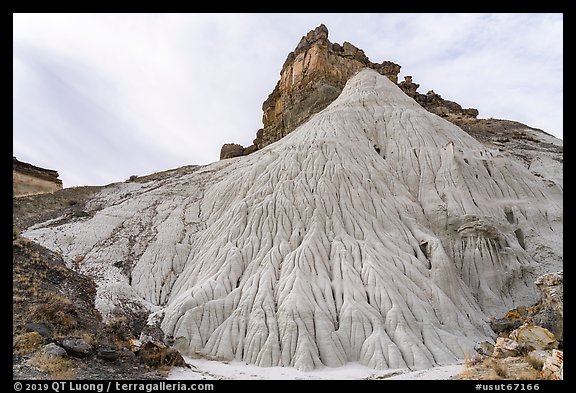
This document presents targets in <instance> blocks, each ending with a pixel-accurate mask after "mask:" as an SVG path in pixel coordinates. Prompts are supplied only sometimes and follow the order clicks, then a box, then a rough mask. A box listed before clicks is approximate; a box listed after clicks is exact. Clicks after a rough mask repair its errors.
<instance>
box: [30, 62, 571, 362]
mask: <svg viewBox="0 0 576 393" xmlns="http://www.w3.org/2000/svg"><path fill="white" fill-rule="evenodd" d="M553 139H554V138H553ZM542 162H545V160H544V158H543V161H542ZM558 171H561V165H559V166H558V167H555V168H550V170H548V171H542V172H543V173H541V174H540V176H536V175H534V174H533V173H531V172H530V171H529V170H528V169H527V168H526V167H525V166H524V165H522V163H520V162H519V161H516V160H514V159H512V158H510V157H509V156H507V155H503V154H502V153H501V152H499V151H498V150H493V149H489V148H487V147H486V146H484V145H483V144H482V143H480V142H478V141H476V140H475V139H474V138H472V137H471V136H470V135H468V134H467V133H465V132H464V131H462V130H461V129H460V128H458V127H457V126H455V125H453V124H452V123H449V122H448V121H445V120H444V119H442V118H440V117H438V116H436V115H433V114H431V113H429V112H427V111H426V110H424V109H423V108H422V107H420V106H419V105H418V104H417V103H416V102H415V101H413V100H412V99H411V98H409V97H408V96H407V95H405V94H404V93H403V92H402V91H401V90H400V89H399V88H398V87H397V86H396V85H395V84H394V83H392V82H391V81H389V80H388V79H387V78H386V77H384V76H381V75H379V74H378V73H376V72H375V71H372V70H363V71H361V72H359V73H358V74H357V75H356V76H355V77H354V78H352V79H351V80H350V81H349V82H348V83H347V85H346V87H345V89H344V91H343V92H342V94H341V95H340V97H339V98H338V99H336V100H335V101H334V102H333V103H332V104H331V105H330V106H328V107H327V108H326V109H325V110H323V111H322V112H320V113H318V114H316V115H314V116H313V117H312V118H310V119H309V121H308V122H306V123H305V124H303V125H302V126H300V127H299V128H298V129H297V130H295V131H294V132H292V133H291V134H289V135H287V136H286V137H284V138H283V139H281V140H280V141H278V142H276V143H273V144H271V145H269V146H267V147H266V148H264V149H262V150H259V151H257V152H255V153H253V154H251V155H249V156H245V157H238V158H233V159H228V160H223V161H219V162H215V163H213V164H210V165H206V166H203V167H197V168H194V169H191V170H189V171H188V172H187V173H183V174H182V173H181V174H178V175H174V176H171V177H165V178H162V179H156V180H150V181H149V182H146V183H121V184H115V185H112V186H109V187H107V188H106V189H104V190H103V191H102V192H101V193H100V194H99V195H98V196H97V197H96V198H94V199H93V200H92V201H91V202H90V204H89V205H88V208H87V211H88V213H89V214H90V216H89V217H80V218H76V219H74V220H64V219H63V220H60V221H59V220H53V221H52V222H49V223H44V224H39V225H36V226H35V227H32V228H30V229H29V230H28V231H27V232H26V233H24V235H25V236H27V237H28V238H31V239H34V240H36V241H38V242H39V243H41V244H42V245H44V246H46V247H48V248H50V249H53V250H59V251H61V252H62V254H63V256H64V257H65V258H66V259H67V260H69V261H70V265H71V266H74V268H75V269H76V270H78V271H80V272H81V273H85V274H88V275H90V276H92V277H94V278H95V280H96V282H97V283H98V285H99V287H98V295H97V296H98V298H97V301H98V304H97V307H98V308H99V309H100V311H101V312H102V313H103V314H104V315H105V316H106V315H108V314H109V313H110V312H111V311H112V310H113V309H114V307H116V306H118V305H120V304H124V305H126V304H138V305H140V307H146V308H147V309H149V310H151V311H153V312H155V314H154V315H153V317H154V318H156V319H159V320H161V321H162V322H161V327H162V329H163V330H164V332H165V333H166V334H167V335H168V336H173V337H174V339H175V343H176V347H177V348H178V349H180V350H181V351H183V352H184V353H185V354H188V355H191V356H196V357H197V356H203V357H205V358H208V359H213V360H226V361H239V362H245V363H251V364H254V365H256V366H264V367H271V366H289V367H295V368H297V369H299V370H301V371H306V370H311V369H314V368H323V367H324V366H328V367H338V366H343V365H345V364H347V363H350V362H354V363H357V364H359V365H362V366H365V367H369V368H372V369H406V368H408V367H410V368H412V369H423V368H428V367H431V366H434V365H446V364H453V363H456V362H458V361H459V360H461V359H463V357H464V354H465V353H468V354H470V353H472V352H473V347H474V343H475V342H477V341H484V340H493V338H494V336H493V333H492V332H491V330H490V328H489V326H488V325H487V321H488V319H489V317H490V316H492V315H499V314H500V313H503V312H505V311H506V310H508V309H510V308H513V307H515V306H516V305H520V304H524V305H526V304H530V303H533V302H535V301H536V300H537V293H536V290H535V288H534V285H533V282H534V280H535V278H536V277H537V276H538V275H539V274H542V273H546V272H550V271H558V270H562V233H563V228H562V221H563V211H562V201H563V188H562V174H561V173H558ZM78 255H80V256H83V257H84V259H83V260H82V261H81V262H79V263H76V264H75V263H73V262H72V261H73V260H74V258H75V257H76V256H78Z"/></svg>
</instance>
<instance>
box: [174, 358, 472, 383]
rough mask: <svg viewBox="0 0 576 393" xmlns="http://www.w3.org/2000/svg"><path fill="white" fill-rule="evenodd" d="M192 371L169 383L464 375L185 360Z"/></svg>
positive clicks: (449, 370) (453, 368) (449, 369)
mask: <svg viewBox="0 0 576 393" xmlns="http://www.w3.org/2000/svg"><path fill="white" fill-rule="evenodd" d="M184 359H185V360H186V363H188V364H189V365H190V366H191V368H189V369H186V368H181V367H177V368H174V369H173V370H172V372H171V373H170V375H169V376H168V379H169V380H201V379H252V380H257V379H270V380H282V379H284V380H293V379H302V380H307V379H317V380H321V379H323V380H345V379H405V380H411V379H412V380H413V379H424V380H434V379H436V380H437V379H451V377H453V376H454V375H456V374H458V373H459V372H460V371H462V368H463V367H464V366H463V365H462V364H454V365H449V366H439V367H433V368H430V369H424V370H417V371H411V370H409V369H397V370H375V369H371V368H368V367H365V366H362V365H360V364H358V363H349V364H348V365H346V366H344V367H336V368H330V367H325V368H321V369H316V370H312V371H299V370H297V369H295V368H292V367H258V366H254V365H251V364H246V363H244V362H238V361H232V362H227V363H224V362H217V361H211V360H206V359H192V358H188V357H185V358H184Z"/></svg>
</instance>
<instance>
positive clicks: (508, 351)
mask: <svg viewBox="0 0 576 393" xmlns="http://www.w3.org/2000/svg"><path fill="white" fill-rule="evenodd" d="M519 354H520V347H519V345H518V343H517V342H516V341H514V340H510V339H509V338H506V337H498V338H497V339H496V345H494V352H493V354H492V356H493V357H495V358H507V357H510V356H518V355H519Z"/></svg>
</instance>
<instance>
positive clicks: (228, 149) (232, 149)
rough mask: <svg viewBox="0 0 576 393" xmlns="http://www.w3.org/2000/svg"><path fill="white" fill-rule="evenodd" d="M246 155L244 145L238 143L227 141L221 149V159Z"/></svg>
mask: <svg viewBox="0 0 576 393" xmlns="http://www.w3.org/2000/svg"><path fill="white" fill-rule="evenodd" d="M242 155H244V147H242V145H239V144H237V143H225V144H224V146H222V148H221V149H220V159H221V160H225V159H226V158H234V157H240V156H242Z"/></svg>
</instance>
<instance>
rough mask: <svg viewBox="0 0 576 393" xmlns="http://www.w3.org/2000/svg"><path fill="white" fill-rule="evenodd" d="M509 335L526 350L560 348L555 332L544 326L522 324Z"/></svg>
mask: <svg viewBox="0 0 576 393" xmlns="http://www.w3.org/2000/svg"><path fill="white" fill-rule="evenodd" d="M509 337H510V339H511V340H514V341H516V342H517V343H518V345H519V347H520V348H521V349H524V350H526V351H535V350H540V349H553V348H558V341H557V340H556V337H554V334H552V332H550V331H549V330H548V329H545V328H543V327H542V326H530V325H529V326H521V327H519V328H518V329H516V330H514V331H513V332H512V333H510V336H509Z"/></svg>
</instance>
